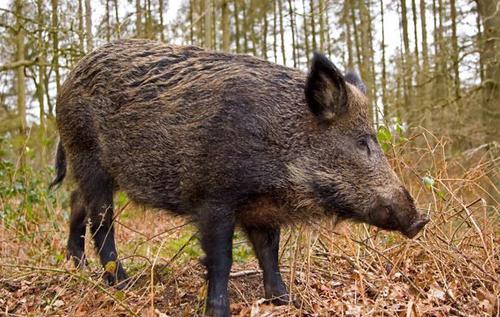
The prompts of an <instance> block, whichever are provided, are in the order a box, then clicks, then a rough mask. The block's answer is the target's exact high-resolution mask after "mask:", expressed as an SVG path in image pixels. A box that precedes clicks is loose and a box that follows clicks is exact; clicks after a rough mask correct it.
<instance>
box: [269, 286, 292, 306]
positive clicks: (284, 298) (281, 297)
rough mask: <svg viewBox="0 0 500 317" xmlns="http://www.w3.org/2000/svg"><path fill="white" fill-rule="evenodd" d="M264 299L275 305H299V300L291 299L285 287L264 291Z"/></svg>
mask: <svg viewBox="0 0 500 317" xmlns="http://www.w3.org/2000/svg"><path fill="white" fill-rule="evenodd" d="M266 299H268V300H269V301H270V302H271V303H273V304H274V305H276V306H284V305H290V304H292V305H293V306H295V307H297V308H298V307H300V304H299V302H297V301H295V300H292V299H291V298H290V295H289V294H288V292H287V291H286V289H284V290H281V291H270V292H266Z"/></svg>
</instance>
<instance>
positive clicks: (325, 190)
mask: <svg viewBox="0 0 500 317" xmlns="http://www.w3.org/2000/svg"><path fill="white" fill-rule="evenodd" d="M365 91H366V88H365V86H364V84H363V82H362V81H361V79H360V78H359V77H358V76H357V75H356V74H354V73H349V74H347V75H346V76H343V75H342V74H341V73H340V71H339V70H338V69H337V68H336V67H335V66H334V65H333V63H331V62H330V61H329V60H328V59H327V58H326V57H324V56H323V55H320V54H315V55H314V57H313V61H312V65H311V69H310V71H309V75H308V78H307V80H306V84H305V97H306V98H305V100H306V103H307V105H308V106H309V109H310V111H311V112H312V113H313V114H314V118H315V119H314V120H316V122H317V124H316V126H317V129H316V133H313V134H314V135H313V136H311V137H310V138H309V143H310V146H308V150H304V152H305V153H303V154H302V155H301V158H300V160H298V162H294V163H293V164H290V165H289V171H290V174H291V175H290V176H291V178H292V179H293V180H294V182H296V183H300V184H301V187H302V190H303V191H306V192H308V195H309V197H308V201H310V202H311V201H312V202H313V203H314V204H315V205H316V206H320V208H319V209H321V210H323V211H324V212H326V213H327V214H328V213H331V214H334V215H336V216H337V217H339V218H340V219H351V220H354V221H359V222H365V223H369V224H372V225H375V226H377V227H380V228H382V229H387V230H397V231H400V232H401V233H403V234H404V235H405V236H407V237H410V238H411V237H413V236H415V235H416V234H417V233H418V232H419V231H420V230H421V229H422V228H423V227H424V226H425V224H426V223H427V222H428V221H429V220H428V219H427V217H425V216H424V215H421V214H419V213H418V212H417V210H416V208H415V204H414V201H413V198H412V197H411V196H410V194H409V193H408V191H407V190H406V188H405V187H404V186H403V185H402V183H401V181H400V180H399V179H398V177H397V176H396V174H395V173H394V171H393V170H392V168H391V167H390V165H389V162H388V161H387V159H386V157H385V155H384V153H383V151H382V149H381V148H380V145H379V144H378V142H377V138H376V133H375V129H374V127H373V124H372V122H371V121H370V119H369V116H368V108H369V103H368V99H367V98H366V96H365Z"/></svg>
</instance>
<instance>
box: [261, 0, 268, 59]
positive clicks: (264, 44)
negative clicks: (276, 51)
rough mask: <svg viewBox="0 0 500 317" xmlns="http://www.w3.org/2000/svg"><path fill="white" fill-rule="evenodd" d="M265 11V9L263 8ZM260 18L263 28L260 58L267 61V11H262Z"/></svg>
mask: <svg viewBox="0 0 500 317" xmlns="http://www.w3.org/2000/svg"><path fill="white" fill-rule="evenodd" d="M265 9H267V8H265ZM261 14H262V18H263V19H264V27H263V28H262V56H263V57H264V58H265V59H267V28H268V22H267V10H264V9H263V12H262V13H261Z"/></svg>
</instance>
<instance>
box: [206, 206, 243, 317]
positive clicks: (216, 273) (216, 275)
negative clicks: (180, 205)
mask: <svg viewBox="0 0 500 317" xmlns="http://www.w3.org/2000/svg"><path fill="white" fill-rule="evenodd" d="M198 215H199V227H200V233H201V246H202V248H203V251H204V252H205V254H206V257H205V259H204V261H203V262H204V264H205V266H206V268H207V279H208V296H207V306H206V313H207V315H208V316H214V317H215V316H217V317H219V316H221V317H222V316H224V317H225V316H230V315H231V312H230V309H229V296H228V290H227V287H228V282H229V273H230V270H231V264H232V261H233V258H232V248H233V234H234V226H235V219H234V213H233V212H232V211H229V210H228V209H226V208H223V207H217V206H215V207H212V208H210V207H209V206H205V207H204V208H202V210H200V211H199V213H198Z"/></svg>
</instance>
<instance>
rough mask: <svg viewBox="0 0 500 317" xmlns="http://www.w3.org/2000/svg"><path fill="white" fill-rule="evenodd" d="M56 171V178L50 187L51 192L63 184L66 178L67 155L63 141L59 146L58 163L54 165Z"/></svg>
mask: <svg viewBox="0 0 500 317" xmlns="http://www.w3.org/2000/svg"><path fill="white" fill-rule="evenodd" d="M54 165H55V166H54V167H55V170H56V177H55V178H54V179H53V180H52V182H51V183H50V185H49V190H51V189H52V188H54V186H57V185H59V184H61V182H62V181H63V180H64V177H65V176H66V153H64V148H63V146H62V144H61V141H59V143H58V144H57V153H56V162H55V164H54Z"/></svg>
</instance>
